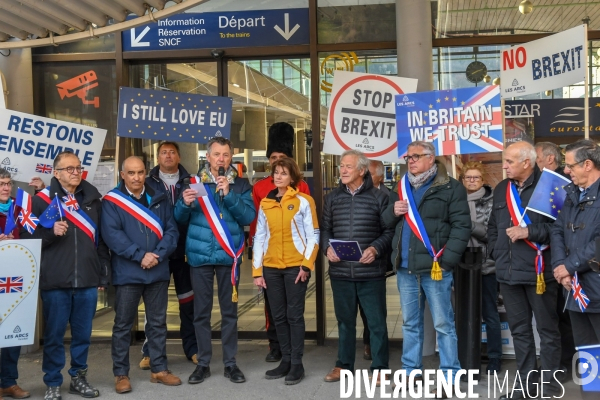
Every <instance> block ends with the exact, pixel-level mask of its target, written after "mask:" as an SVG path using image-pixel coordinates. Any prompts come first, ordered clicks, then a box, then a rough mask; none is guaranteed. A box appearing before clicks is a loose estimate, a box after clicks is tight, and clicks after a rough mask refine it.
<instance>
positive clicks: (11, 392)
mask: <svg viewBox="0 0 600 400" xmlns="http://www.w3.org/2000/svg"><path fill="white" fill-rule="evenodd" d="M12 186H13V182H12V179H11V175H10V172H8V171H7V170H5V169H4V168H0V241H2V240H9V239H19V226H18V225H17V223H16V218H17V216H16V212H15V200H14V199H12V198H11V197H10V192H11V189H12ZM19 354H21V346H15V347H5V348H3V349H2V350H1V354H0V398H1V397H2V396H10V397H12V398H14V399H24V398H27V397H29V392H26V391H25V390H23V389H21V388H20V387H19V385H17V378H18V377H19V373H18V370H17V363H18V361H19Z"/></svg>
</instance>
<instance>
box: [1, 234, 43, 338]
mask: <svg viewBox="0 0 600 400" xmlns="http://www.w3.org/2000/svg"><path fill="white" fill-rule="evenodd" d="M41 250H42V240H41V239H28V240H24V239H20V240H2V241H0V258H1V259H2V262H1V263H0V347H12V346H24V345H28V344H33V342H34V340H35V323H36V320H37V318H36V315H37V308H38V284H39V276H40V260H41V257H40V253H41Z"/></svg>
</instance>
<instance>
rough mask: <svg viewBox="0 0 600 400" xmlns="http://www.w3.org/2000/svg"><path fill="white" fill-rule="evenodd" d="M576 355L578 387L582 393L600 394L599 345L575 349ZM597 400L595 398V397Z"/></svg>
mask: <svg viewBox="0 0 600 400" xmlns="http://www.w3.org/2000/svg"><path fill="white" fill-rule="evenodd" d="M576 349H577V351H578V353H577V355H578V359H579V360H578V361H579V363H578V368H577V373H578V375H579V376H580V378H579V381H580V382H577V384H578V385H581V386H582V388H583V391H584V392H596V393H599V394H600V373H599V372H600V344H595V345H590V346H581V347H576ZM596 398H597V397H596Z"/></svg>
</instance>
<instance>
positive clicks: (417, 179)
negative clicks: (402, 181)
mask: <svg viewBox="0 0 600 400" xmlns="http://www.w3.org/2000/svg"><path fill="white" fill-rule="evenodd" d="M437 169H438V168H437V164H433V166H432V167H431V168H429V169H428V170H427V171H425V172H423V173H422V174H420V175H416V176H415V175H413V174H411V173H410V171H409V172H407V174H408V180H409V182H410V185H411V186H412V187H413V188H415V189H418V188H420V187H421V186H423V184H424V183H425V182H427V181H428V180H429V178H431V177H432V176H434V175H435V174H437Z"/></svg>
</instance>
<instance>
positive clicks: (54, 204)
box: [39, 196, 63, 229]
mask: <svg viewBox="0 0 600 400" xmlns="http://www.w3.org/2000/svg"><path fill="white" fill-rule="evenodd" d="M62 217H63V209H62V204H61V202H60V199H59V197H58V196H54V199H53V200H52V201H51V202H50V204H48V207H46V210H44V212H43V213H42V215H40V217H39V221H40V224H41V225H42V226H43V227H44V228H48V229H50V228H52V227H53V226H54V223H55V222H56V221H57V220H59V219H62Z"/></svg>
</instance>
